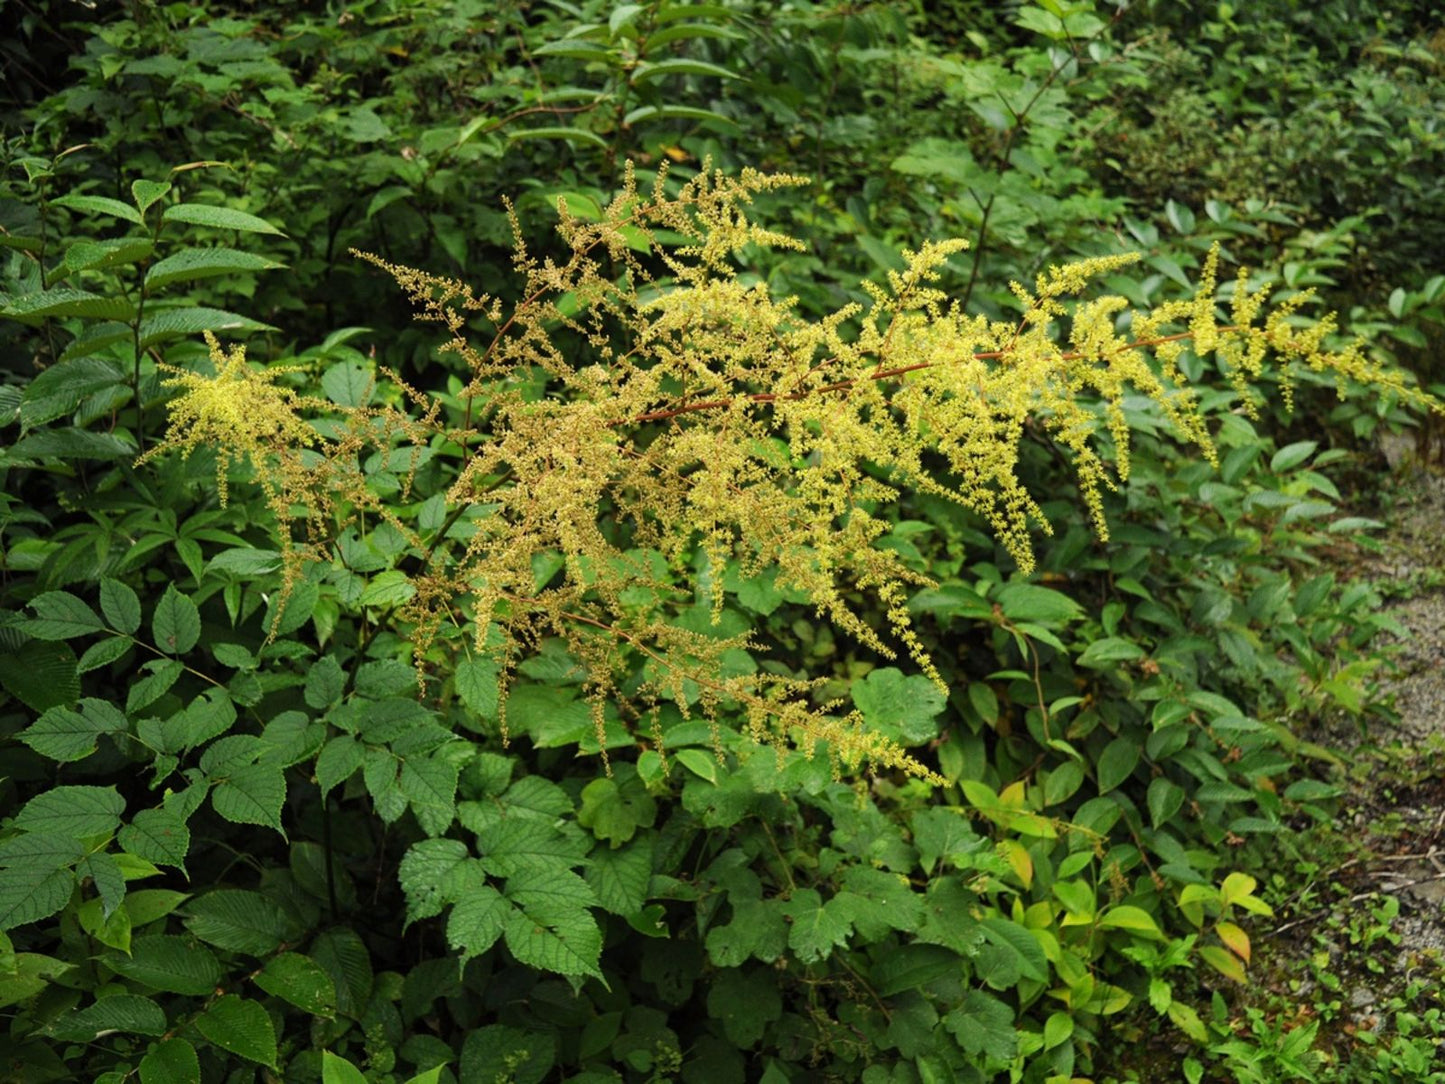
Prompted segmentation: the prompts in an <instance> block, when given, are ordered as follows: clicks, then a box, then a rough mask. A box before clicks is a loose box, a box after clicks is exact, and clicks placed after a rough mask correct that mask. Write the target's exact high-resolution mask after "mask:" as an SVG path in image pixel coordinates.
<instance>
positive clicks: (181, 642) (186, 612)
mask: <svg viewBox="0 0 1445 1084" xmlns="http://www.w3.org/2000/svg"><path fill="white" fill-rule="evenodd" d="M151 635H152V636H154V637H155V644H156V646H157V647H158V648H160V649H161V650H162V651H164V652H165V653H166V654H168V655H184V654H185V653H186V652H187V651H189V650H191V648H193V647H195V646H196V641H198V640H199V639H200V638H201V615H200V612H199V611H198V610H197V609H196V604H195V603H194V602H192V601H191V600H190V598H189V597H188V596H186V595H183V594H181V593H180V592H179V591H177V590H176V585H175V584H173V583H172V584H169V585H167V587H166V591H165V594H163V595H162V596H161V600H160V601H159V602H158V603H156V612H155V615H154V616H153V617H152V618H151Z"/></svg>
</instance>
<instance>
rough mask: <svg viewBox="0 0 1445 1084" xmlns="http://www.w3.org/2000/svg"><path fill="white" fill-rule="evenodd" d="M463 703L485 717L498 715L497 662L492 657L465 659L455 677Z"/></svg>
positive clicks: (458, 693)
mask: <svg viewBox="0 0 1445 1084" xmlns="http://www.w3.org/2000/svg"><path fill="white" fill-rule="evenodd" d="M454 681H455V685H456V690H457V695H458V696H459V697H461V698H462V703H463V704H465V705H466V706H467V708H468V709H469V710H471V711H474V712H476V713H477V714H478V715H479V716H481V717H482V718H483V719H495V718H496V717H497V664H496V663H494V662H492V661H491V660H490V659H463V660H462V661H461V662H459V663H458V664H457V669H456V677H455V679H454Z"/></svg>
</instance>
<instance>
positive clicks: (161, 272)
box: [145, 248, 285, 290]
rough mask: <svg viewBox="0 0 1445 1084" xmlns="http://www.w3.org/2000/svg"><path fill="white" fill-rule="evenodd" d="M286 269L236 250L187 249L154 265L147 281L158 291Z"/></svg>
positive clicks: (151, 287) (147, 285) (272, 261)
mask: <svg viewBox="0 0 1445 1084" xmlns="http://www.w3.org/2000/svg"><path fill="white" fill-rule="evenodd" d="M283 266H285V265H284V264H280V263H277V262H276V261H275V260H270V259H267V258H266V257H265V256H259V255H257V254H256V253H254V252H241V251H239V250H237V249H234V248H186V249H182V250H181V251H179V252H176V253H173V254H172V255H170V256H167V257H166V258H165V259H164V260H160V261H159V262H157V263H155V264H153V265H152V266H151V269H150V270H149V271H147V272H146V280H145V282H146V289H147V290H159V289H161V288H162V287H164V286H171V285H174V284H175V283H177V282H194V281H196V280H197V279H206V278H215V277H216V276H218V275H234V274H244V273H247V272H252V271H270V270H273V269H274V268H278V267H283Z"/></svg>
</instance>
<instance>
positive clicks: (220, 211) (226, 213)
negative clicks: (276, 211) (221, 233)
mask: <svg viewBox="0 0 1445 1084" xmlns="http://www.w3.org/2000/svg"><path fill="white" fill-rule="evenodd" d="M161 221H162V222H183V223H186V224H187V225H191V226H209V227H211V228H212V229H217V230H241V231H244V232H246V233H273V234H276V235H277V236H279V237H284V236H286V235H285V234H284V233H282V232H281V231H280V230H278V229H277V228H276V227H275V226H273V225H271V223H269V222H267V221H266V220H265V219H264V218H257V217H256V216H255V215H251V214H247V213H246V212H245V211H237V210H234V209H233V208H230V207H211V206H208V205H206V204H203V203H173V204H172V205H171V206H169V207H167V208H166V209H165V211H164V213H162V215H161Z"/></svg>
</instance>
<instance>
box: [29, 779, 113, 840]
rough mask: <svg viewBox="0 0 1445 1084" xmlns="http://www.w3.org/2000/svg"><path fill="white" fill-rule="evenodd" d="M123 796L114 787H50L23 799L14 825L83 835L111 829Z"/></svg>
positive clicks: (34, 830)
mask: <svg viewBox="0 0 1445 1084" xmlns="http://www.w3.org/2000/svg"><path fill="white" fill-rule="evenodd" d="M124 810H125V799H124V798H122V797H121V796H120V794H119V792H117V791H116V789H115V788H114V787H78V786H76V787H71V786H62V787H51V788H50V789H49V790H47V791H43V792H42V793H40V794H37V795H36V796H35V797H34V798H32V799H30V801H28V802H26V803H25V806H24V808H23V809H21V810H20V812H19V813H18V814H17V815H16V817H15V821H14V823H15V827H17V828H24V829H26V830H27V831H30V832H56V833H60V834H63V835H69V836H74V837H75V838H77V839H83V838H85V837H86V836H101V835H106V834H108V833H110V832H114V831H115V830H116V828H117V827H118V826H119V825H120V815H121V813H122V812H124Z"/></svg>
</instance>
